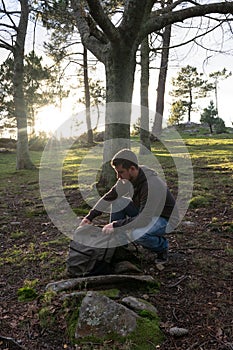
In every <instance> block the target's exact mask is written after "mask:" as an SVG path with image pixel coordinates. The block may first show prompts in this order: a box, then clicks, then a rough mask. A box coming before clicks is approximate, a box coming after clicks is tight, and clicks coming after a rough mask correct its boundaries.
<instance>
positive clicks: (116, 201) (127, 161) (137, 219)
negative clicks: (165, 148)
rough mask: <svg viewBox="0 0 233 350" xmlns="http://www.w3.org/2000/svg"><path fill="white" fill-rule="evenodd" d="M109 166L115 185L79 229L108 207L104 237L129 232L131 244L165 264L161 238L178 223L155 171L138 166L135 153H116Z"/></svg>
mask: <svg viewBox="0 0 233 350" xmlns="http://www.w3.org/2000/svg"><path fill="white" fill-rule="evenodd" d="M111 165H112V167H113V168H114V170H115V172H116V175H117V179H118V180H117V182H116V184H115V185H114V186H113V187H112V188H111V189H110V191H109V192H107V193H106V194H105V195H104V196H103V197H102V198H100V200H99V201H98V202H97V203H96V205H95V206H94V207H93V209H91V210H90V212H89V213H88V215H87V216H86V217H85V218H84V219H83V220H82V221H81V223H80V226H84V225H87V224H91V223H92V220H93V219H94V218H95V217H97V216H98V215H101V214H102V213H103V212H105V211H106V209H107V207H108V206H109V205H111V218H110V223H109V224H107V225H105V226H104V227H103V229H102V231H103V233H105V234H118V233H119V232H121V233H122V231H127V232H129V231H130V237H131V240H133V241H135V242H136V243H138V244H140V245H141V246H143V247H144V248H146V249H149V250H151V251H152V252H155V253H157V260H156V262H157V263H163V262H166V260H167V252H168V241H167V239H166V237H165V236H164V234H165V233H166V232H170V231H172V229H174V228H175V226H176V225H177V223H178V220H179V217H178V210H177V207H176V203H175V199H174V197H173V196H172V194H171V192H170V191H169V189H168V188H167V185H166V184H165V183H164V182H163V181H162V179H161V178H159V176H158V175H157V174H156V173H155V171H154V170H152V169H150V168H148V167H146V166H139V165H138V159H137V156H136V154H135V153H134V152H132V151H131V150H129V149H123V150H121V151H119V152H118V153H117V154H116V155H115V156H114V157H113V159H112V161H111Z"/></svg>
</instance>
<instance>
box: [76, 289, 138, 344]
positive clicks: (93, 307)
mask: <svg viewBox="0 0 233 350" xmlns="http://www.w3.org/2000/svg"><path fill="white" fill-rule="evenodd" d="M138 317H139V316H138V315H137V314H136V313H135V312H133V311H131V310H129V309H128V308H127V307H125V306H124V305H121V304H118V303H116V302H115V301H113V300H111V299H110V298H108V297H106V296H104V295H101V294H99V293H98V292H91V291H89V292H87V295H86V296H85V298H84V299H83V301H82V304H81V307H80V310H79V320H78V325H77V328H76V332H75V338H76V339H78V338H83V337H86V336H89V335H92V336H96V337H100V338H101V337H104V336H106V335H107V334H111V333H115V334H118V335H120V336H126V335H127V334H129V333H131V332H133V331H134V330H135V328H136V326H137V318H138Z"/></svg>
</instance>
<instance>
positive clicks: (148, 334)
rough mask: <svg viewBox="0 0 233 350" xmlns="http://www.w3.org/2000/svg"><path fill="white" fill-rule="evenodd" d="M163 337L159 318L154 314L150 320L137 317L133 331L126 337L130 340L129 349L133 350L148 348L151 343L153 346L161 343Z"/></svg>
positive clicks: (148, 349) (145, 349)
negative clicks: (130, 345) (130, 346)
mask: <svg viewBox="0 0 233 350" xmlns="http://www.w3.org/2000/svg"><path fill="white" fill-rule="evenodd" d="M154 316H155V315H154ZM163 338H164V335H163V333H162V332H161V330H160V328H159V319H158V317H156V316H155V317H153V319H152V320H150V319H148V318H140V319H138V321H137V327H136V329H135V331H134V332H132V333H131V334H130V335H129V336H128V337H127V339H128V340H131V342H132V345H133V346H132V348H131V349H133V350H150V349H151V347H152V345H153V346H154V347H155V346H156V345H159V344H161V342H162V341H163Z"/></svg>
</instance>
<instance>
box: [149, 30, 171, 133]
mask: <svg viewBox="0 0 233 350" xmlns="http://www.w3.org/2000/svg"><path fill="white" fill-rule="evenodd" d="M170 39H171V25H170V26H167V27H166V28H165V30H164V34H163V49H162V55H161V63H160V71H159V79H158V87H157V100H156V109H155V119H154V123H153V127H152V134H153V135H154V136H155V137H156V138H159V137H160V135H161V133H162V123H163V112H164V95H165V87H166V79H167V70H168V60H169V45H170Z"/></svg>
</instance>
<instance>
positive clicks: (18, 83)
mask: <svg viewBox="0 0 233 350" xmlns="http://www.w3.org/2000/svg"><path fill="white" fill-rule="evenodd" d="M20 2H21V15H20V21H19V26H18V31H17V39H16V44H15V47H14V77H13V84H14V105H15V117H16V121H17V155H16V169H17V170H21V169H32V168H34V167H35V166H34V165H33V163H32V161H31V159H30V155H29V150H28V133H27V112H26V104H25V99H24V92H23V69H24V65H23V60H24V44H25V37H26V33H27V24H28V15H29V7H28V1H27V0H21V1H20Z"/></svg>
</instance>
